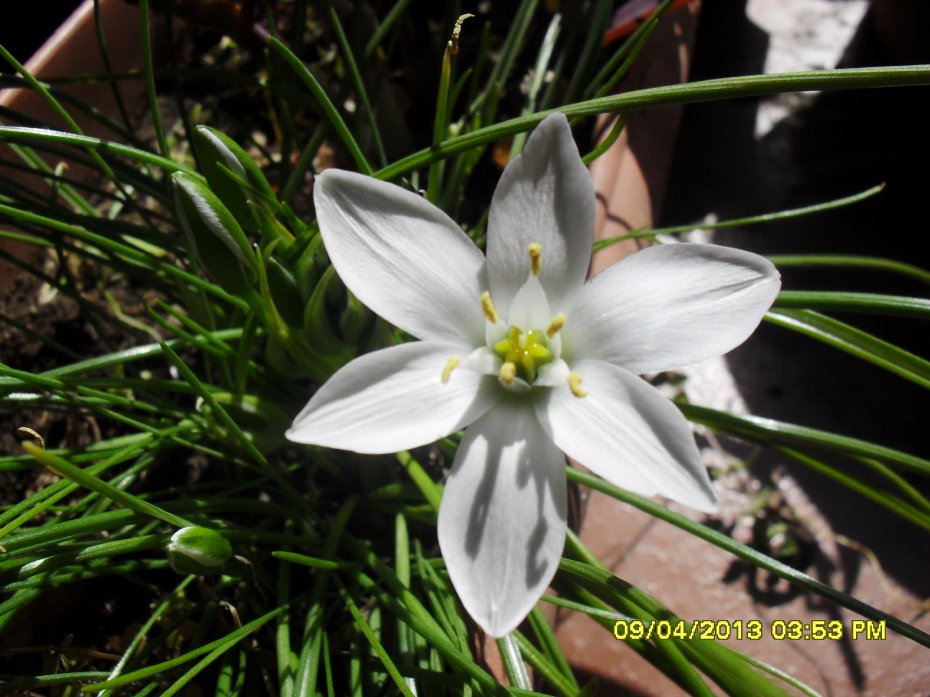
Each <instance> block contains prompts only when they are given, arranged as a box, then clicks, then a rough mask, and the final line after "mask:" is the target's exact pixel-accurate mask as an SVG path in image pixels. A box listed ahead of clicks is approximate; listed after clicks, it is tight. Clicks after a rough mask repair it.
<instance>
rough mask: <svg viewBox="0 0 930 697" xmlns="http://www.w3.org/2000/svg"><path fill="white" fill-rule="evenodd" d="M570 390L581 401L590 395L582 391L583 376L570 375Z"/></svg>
mask: <svg viewBox="0 0 930 697" xmlns="http://www.w3.org/2000/svg"><path fill="white" fill-rule="evenodd" d="M568 389H570V390H571V391H572V394H573V395H575V396H576V397H578V398H579V399H580V398H581V397H587V396H588V393H587V392H585V391H584V390H583V389H581V376H580V375H579V374H578V373H569V374H568Z"/></svg>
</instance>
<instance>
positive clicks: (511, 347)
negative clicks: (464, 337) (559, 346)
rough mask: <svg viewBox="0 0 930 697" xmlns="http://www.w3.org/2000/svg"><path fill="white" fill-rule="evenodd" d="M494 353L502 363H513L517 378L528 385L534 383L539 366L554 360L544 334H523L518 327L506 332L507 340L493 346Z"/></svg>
mask: <svg viewBox="0 0 930 697" xmlns="http://www.w3.org/2000/svg"><path fill="white" fill-rule="evenodd" d="M494 353H495V354H497V356H499V357H500V359H501V360H502V361H504V363H513V364H514V366H516V368H517V376H519V377H521V378H523V379H524V380H526V381H527V382H528V383H530V384H532V383H533V382H535V381H536V375H537V374H538V372H539V368H540V366H543V365H545V364H546V363H551V362H552V361H553V360H555V356H553V355H552V351H550V350H549V342H548V341H546V335H545V333H543V332H540V331H536V330H535V329H534V330H533V331H531V332H529V333H527V334H524V333H523V330H522V329H520V328H519V327H510V329H508V330H507V338H506V339H503V340H501V341H498V342H497V343H496V344H494Z"/></svg>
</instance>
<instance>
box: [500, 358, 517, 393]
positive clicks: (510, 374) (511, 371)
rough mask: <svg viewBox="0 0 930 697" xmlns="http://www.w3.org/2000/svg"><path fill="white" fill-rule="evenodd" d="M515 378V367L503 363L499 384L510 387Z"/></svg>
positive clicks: (511, 364)
mask: <svg viewBox="0 0 930 697" xmlns="http://www.w3.org/2000/svg"><path fill="white" fill-rule="evenodd" d="M515 377H517V366H515V365H514V364H513V363H504V365H502V366H501V382H502V383H504V384H505V385H507V387H510V386H511V385H512V384H513V379H514V378H515Z"/></svg>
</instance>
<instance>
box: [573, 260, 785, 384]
mask: <svg viewBox="0 0 930 697" xmlns="http://www.w3.org/2000/svg"><path fill="white" fill-rule="evenodd" d="M780 287H781V281H780V279H779V275H778V270H777V269H776V268H775V267H774V266H773V265H772V264H771V262H769V261H768V260H767V259H765V258H763V257H760V256H758V255H756V254H752V253H750V252H744V251H742V250H739V249H731V248H729V247H718V246H715V245H707V244H669V245H662V246H658V247H649V248H648V249H644V250H643V251H641V252H637V253H636V254H633V255H632V256H629V257H627V258H626V259H623V260H622V261H620V262H618V263H616V264H614V265H613V266H611V267H610V268H608V269H605V270H604V271H603V272H601V273H600V274H598V275H597V276H595V277H594V278H593V279H592V280H591V281H590V282H588V284H587V285H586V286H585V288H584V289H583V291H582V292H581V294H580V295H579V297H578V302H577V305H576V307H575V308H573V310H572V311H571V312H569V313H568V322H567V323H566V328H565V335H564V336H563V346H564V351H567V352H569V351H570V354H569V355H572V356H574V357H575V358H576V359H580V358H597V359H600V360H604V361H607V362H609V363H613V364H615V365H622V366H623V367H624V368H626V369H627V370H629V371H630V372H631V373H637V374H641V373H654V372H659V371H662V370H672V369H675V368H681V367H684V366H686V365H690V364H692V363H697V362H699V361H702V360H705V359H707V358H712V357H715V356H720V355H722V354H724V353H726V352H727V351H730V350H731V349H733V348H736V347H737V346H739V345H740V344H741V343H743V342H744V341H745V340H746V339H747V338H748V337H749V335H750V334H752V332H753V330H755V328H756V327H757V326H758V325H759V322H760V321H761V320H762V316H763V315H764V314H765V312H766V310H768V309H769V307H770V306H771V304H772V302H773V301H774V300H775V296H776V295H777V294H778V290H779V288H780ZM569 339H570V344H569Z"/></svg>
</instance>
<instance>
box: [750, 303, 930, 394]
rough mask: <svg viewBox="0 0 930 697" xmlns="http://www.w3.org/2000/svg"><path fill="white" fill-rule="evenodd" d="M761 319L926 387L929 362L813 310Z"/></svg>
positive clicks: (774, 313)
mask: <svg viewBox="0 0 930 697" xmlns="http://www.w3.org/2000/svg"><path fill="white" fill-rule="evenodd" d="M765 319H766V320H767V321H769V322H771V323H772V324H776V325H778V326H780V327H785V328H786V329H791V330H792V331H796V332H798V333H800V334H804V335H805V336H809V337H811V338H812V339H816V340H817V341H821V342H823V343H825V344H827V345H828V346H832V347H834V348H838V349H840V350H841V351H845V352H846V353H849V354H852V355H853V356H856V357H857V358H861V359H862V360H864V361H868V362H869V363H873V364H875V365H877V366H879V367H881V368H884V369H885V370H887V371H890V372H892V373H895V374H896V375H900V376H901V377H902V378H904V379H905V380H910V381H911V382H914V383H916V384H918V385H920V386H921V387H926V388H930V361H927V360H925V359H923V358H921V357H920V356H916V355H914V354H913V353H910V352H909V351H905V350H904V349H901V348H898V347H897V346H895V345H894V344H890V343H888V342H887V341H883V340H881V339H879V338H878V337H875V336H873V335H871V334H868V333H867V332H864V331H862V330H861V329H856V328H855V327H852V326H850V325H848V324H845V323H843V322H840V321H839V320H835V319H833V318H831V317H827V316H825V315H822V314H820V313H819V312H814V311H813V310H788V309H776V310H770V311H769V312H768V313H767V314H766V315H765Z"/></svg>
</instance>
